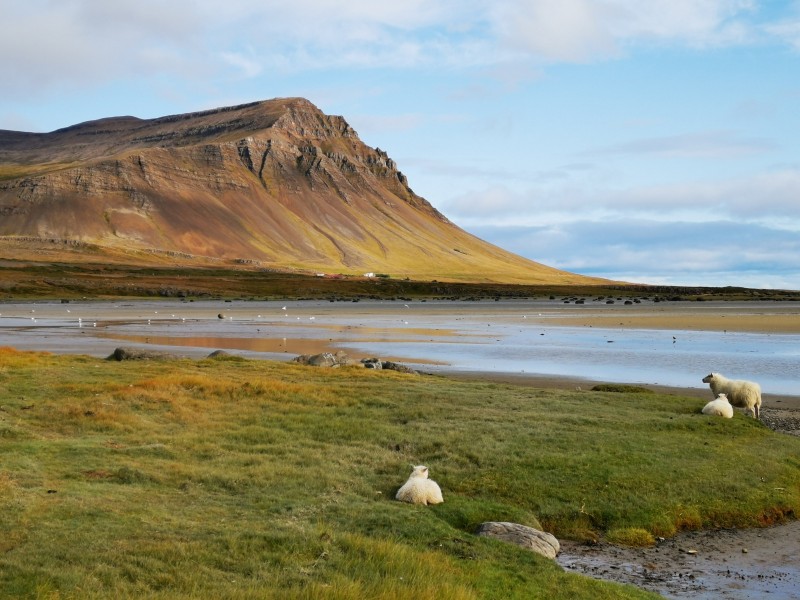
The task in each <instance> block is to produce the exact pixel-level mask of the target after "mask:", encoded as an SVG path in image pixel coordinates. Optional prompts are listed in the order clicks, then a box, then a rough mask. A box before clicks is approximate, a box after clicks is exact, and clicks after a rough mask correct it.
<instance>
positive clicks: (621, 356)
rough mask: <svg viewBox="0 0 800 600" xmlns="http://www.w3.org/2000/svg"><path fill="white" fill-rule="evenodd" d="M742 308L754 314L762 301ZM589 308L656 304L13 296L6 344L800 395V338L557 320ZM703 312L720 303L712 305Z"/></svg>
mask: <svg viewBox="0 0 800 600" xmlns="http://www.w3.org/2000/svg"><path fill="white" fill-rule="evenodd" d="M775 305H776V303H770V305H769V307H770V309H774V307H775ZM662 306H663V305H662ZM724 306H725V309H726V310H729V309H730V308H731V306H732V305H731V303H726V304H725V305H724ZM742 306H743V309H742V310H748V311H751V310H753V308H754V307H757V303H747V304H744V305H742ZM587 309H588V310H591V311H594V312H595V313H603V312H604V313H605V314H616V313H609V312H608V311H619V314H623V311H627V314H631V311H642V310H648V307H647V306H644V305H643V306H635V307H623V306H621V305H616V306H613V307H607V306H605V305H603V304H597V305H594V306H587V307H586V308H585V309H584V308H580V309H576V307H574V306H571V307H564V306H563V305H560V304H559V303H558V302H557V301H556V302H546V301H540V302H531V301H503V302H486V301H484V302H449V301H439V302H409V303H404V302H402V301H395V302H390V301H370V302H365V301H362V302H336V303H330V302H325V301H304V302H290V303H286V302H244V301H241V302H239V301H237V302H222V301H203V302H181V301H126V302H95V301H83V302H71V303H69V304H60V303H56V302H37V303H4V304H0V345H3V346H13V347H17V348H20V349H34V350H46V351H51V352H56V353H86V354H90V355H96V356H107V355H108V354H110V353H111V351H113V349H114V348H115V347H116V346H120V345H130V346H140V347H148V348H151V349H160V350H170V351H173V352H176V353H180V354H187V355H191V356H203V355H205V354H208V353H209V352H210V351H212V350H216V349H219V348H225V349H228V350H231V351H237V350H238V351H239V352H238V353H239V354H242V355H245V356H252V357H261V358H270V359H278V360H281V359H283V360H285V359H288V358H291V357H294V356H296V355H297V354H309V353H316V352H321V351H324V350H338V349H341V350H344V351H346V352H348V353H349V354H352V355H355V356H380V357H382V358H385V359H394V360H400V361H402V362H405V363H407V364H410V365H411V366H416V367H418V368H424V369H425V370H428V371H433V370H437V369H446V370H463V371H484V372H485V371H488V372H496V373H526V374H531V375H546V376H564V377H577V378H586V379H589V380H599V381H614V382H620V383H642V384H658V385H667V386H676V387H695V388H704V387H705V386H704V384H703V383H702V382H701V381H700V380H701V379H702V377H703V376H704V375H706V374H708V373H709V372H711V371H719V372H722V373H725V374H726V375H729V376H731V377H737V378H739V377H741V378H747V379H754V380H757V381H759V383H761V386H762V388H763V389H764V391H765V393H774V394H783V395H800V386H799V385H798V381H800V335H795V334H775V333H771V334H766V333H734V332H714V331H685V330H650V329H605V328H600V327H575V326H569V327H567V326H559V325H558V322H557V319H558V317H559V316H563V315H564V314H565V311H570V314H571V315H572V316H575V314H586V313H585V312H584V313H580V312H579V311H585V310H587ZM650 309H652V305H651V307H650ZM660 310H663V309H660ZM702 310H704V311H713V310H714V307H713V306H709V305H708V303H705V304H704V306H703V307H702Z"/></svg>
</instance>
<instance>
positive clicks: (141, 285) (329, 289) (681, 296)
mask: <svg viewBox="0 0 800 600" xmlns="http://www.w3.org/2000/svg"><path fill="white" fill-rule="evenodd" d="M21 243H22V242H20V241H19V240H15V241H14V242H8V241H7V240H5V241H4V240H3V239H2V238H1V237H0V253H2V254H3V256H5V257H7V258H9V257H13V256H15V248H17V247H18V246H19V245H20V244H21ZM51 246H52V247H51V248H50V249H49V250H48V252H47V253H45V252H44V251H43V250H41V252H42V253H43V255H46V256H47V257H49V258H45V257H44V256H43V257H42V258H41V260H40V261H39V262H32V261H29V260H10V259H9V260H0V300H13V299H17V300H27V299H35V300H43V299H59V298H60V299H75V298H83V297H90V298H121V297H129V298H135V297H139V298H152V297H158V298H170V297H171V298H184V299H187V300H192V299H202V298H232V299H246V300H249V299H255V300H274V299H281V300H283V299H303V298H313V299H331V300H346V301H352V300H359V299H366V298H373V299H398V298H416V299H425V298H444V299H448V300H488V301H492V300H500V299H506V298H539V299H550V300H556V301H561V302H564V303H576V304H577V303H582V302H583V301H584V300H585V301H587V302H588V301H589V300H593V299H601V298H602V299H603V300H604V301H606V303H614V302H620V301H622V302H624V301H625V299H638V298H649V299H651V300H654V301H692V302H697V301H704V300H780V301H792V300H794V301H797V300H800V291H791V290H754V289H747V288H694V287H693V288H687V287H674V286H642V285H625V284H620V285H608V286H596V285H586V286H565V285H554V284H552V285H547V284H541V285H519V284H498V283H470V282H464V281H452V280H448V279H447V277H446V276H445V275H442V276H441V277H440V278H439V280H430V281H414V280H410V279H406V278H401V277H396V276H392V275H390V274H386V273H382V274H379V275H376V276H375V277H374V278H365V277H361V276H352V275H351V276H345V275H340V274H334V275H329V276H326V277H317V276H314V275H308V274H302V273H290V272H280V271H270V270H267V269H256V268H245V267H241V266H240V267H239V268H233V267H225V266H223V265H220V266H219V267H205V268H201V267H197V268H191V267H171V266H168V265H169V263H170V261H171V259H170V257H169V256H168V255H163V256H156V255H148V259H149V260H153V261H158V262H156V264H153V265H151V266H143V265H131V264H122V263H118V262H116V261H115V260H113V257H110V256H104V255H103V253H102V252H101V251H100V249H99V248H96V247H93V246H91V245H90V244H82V245H81V244H78V245H74V244H70V243H66V242H65V241H63V240H52V243H51ZM87 254H92V255H93V256H92V260H93V261H94V262H93V263H92V262H86V260H87V259H86V255H87ZM127 258H130V257H127ZM81 261H83V262H81ZM627 301H628V302H629V303H631V302H633V301H632V300H627Z"/></svg>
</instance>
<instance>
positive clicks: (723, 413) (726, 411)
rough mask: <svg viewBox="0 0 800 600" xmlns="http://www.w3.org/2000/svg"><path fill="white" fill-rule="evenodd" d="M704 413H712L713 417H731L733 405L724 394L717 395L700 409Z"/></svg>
mask: <svg viewBox="0 0 800 600" xmlns="http://www.w3.org/2000/svg"><path fill="white" fill-rule="evenodd" d="M701 412H702V413H703V414H704V415H713V416H715V417H725V418H726V419H732V418H733V406H731V403H730V402H729V401H728V397H727V396H726V395H725V394H720V395H719V396H717V398H716V400H712V401H711V402H709V403H708V404H706V405H705V406H704V407H703V410H702V411H701Z"/></svg>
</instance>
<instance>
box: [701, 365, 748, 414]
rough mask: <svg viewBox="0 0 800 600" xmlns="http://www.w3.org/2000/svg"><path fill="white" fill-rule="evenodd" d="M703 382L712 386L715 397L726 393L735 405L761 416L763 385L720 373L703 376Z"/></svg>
mask: <svg viewBox="0 0 800 600" xmlns="http://www.w3.org/2000/svg"><path fill="white" fill-rule="evenodd" d="M703 383H707V384H708V385H709V387H710V388H711V391H712V393H713V394H714V397H716V396H717V395H718V394H725V395H726V396H727V397H728V401H729V402H730V403H731V404H732V405H733V406H738V407H739V408H744V409H745V412H746V413H748V414H751V415H753V417H755V418H756V419H758V418H759V412H760V411H761V386H759V385H758V384H757V383H754V382H752V381H744V380H741V379H728V378H727V377H725V376H724V375H720V374H719V373H710V374H709V375H706V376H705V377H703Z"/></svg>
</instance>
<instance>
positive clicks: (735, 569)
mask: <svg viewBox="0 0 800 600" xmlns="http://www.w3.org/2000/svg"><path fill="white" fill-rule="evenodd" d="M762 417H763V421H764V423H765V424H766V425H767V426H768V427H770V428H771V429H774V430H776V431H781V432H782V433H786V434H787V435H795V436H800V409H797V408H767V407H765V408H764V410H763V413H762ZM557 560H558V563H559V564H560V565H561V566H562V567H564V568H565V569H566V570H568V571H574V572H576V573H581V574H582V575H588V576H590V577H596V578H598V579H606V580H610V581H616V582H619V583H628V584H631V585H635V586H638V587H641V588H644V589H647V590H650V591H653V592H657V593H659V594H661V595H662V596H665V597H667V598H702V599H711V598H726V599H732V600H733V599H735V600H739V599H741V600H745V599H747V600H751V599H753V598H771V599H775V600H784V599H790V598H791V599H800V521H795V522H792V523H789V524H788V525H779V526H777V527H770V528H766V529H725V530H719V531H695V532H688V533H683V534H680V535H678V536H675V537H674V538H671V539H667V540H661V541H659V543H658V544H657V545H656V546H655V547H653V548H624V547H619V546H612V545H610V544H598V545H595V546H587V545H584V544H578V543H576V542H569V541H564V542H562V543H561V553H560V554H559V556H558V559H557Z"/></svg>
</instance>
